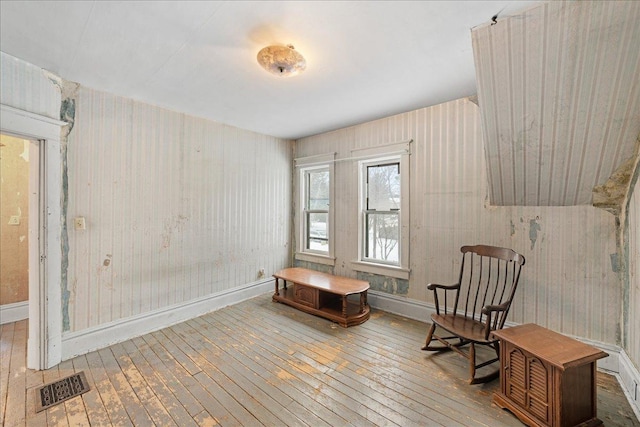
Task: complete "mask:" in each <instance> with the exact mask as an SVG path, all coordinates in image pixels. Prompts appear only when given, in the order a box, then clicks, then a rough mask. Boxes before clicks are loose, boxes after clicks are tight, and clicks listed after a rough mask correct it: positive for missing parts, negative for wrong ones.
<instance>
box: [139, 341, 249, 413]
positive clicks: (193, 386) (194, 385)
mask: <svg viewBox="0 0 640 427" xmlns="http://www.w3.org/2000/svg"><path fill="white" fill-rule="evenodd" d="M144 339H145V340H146V341H147V342H148V343H149V344H150V345H151V348H152V349H154V351H155V353H156V354H157V355H158V357H160V358H161V359H162V360H163V362H164V363H165V366H167V367H170V369H172V370H173V372H174V374H175V375H176V376H178V377H179V378H180V380H181V381H182V382H183V383H184V384H185V386H187V387H188V389H189V391H190V393H192V394H193V396H194V397H195V398H196V399H197V401H198V403H199V404H200V405H201V407H202V408H203V409H204V410H207V411H208V412H209V413H210V414H212V415H213V416H214V417H215V418H216V419H217V420H218V421H220V423H221V424H229V425H238V424H237V423H238V420H237V419H236V416H242V407H241V406H238V408H237V410H238V413H237V414H236V413H235V412H234V411H231V410H227V409H228V408H230V407H231V406H232V404H233V402H235V401H234V400H233V397H232V396H230V395H229V393H227V391H226V390H225V389H224V388H220V387H218V385H217V384H216V383H215V382H212V381H211V379H210V378H209V376H208V375H207V374H206V373H204V372H199V373H198V374H196V375H194V376H190V375H189V374H188V372H187V371H186V370H185V369H184V368H183V367H182V365H181V364H180V363H178V362H177V360H176V359H175V358H174V357H173V355H172V354H171V353H170V352H169V351H168V349H167V348H165V347H164V346H163V345H161V344H160V343H159V342H158V341H157V340H156V339H155V338H154V337H153V336H150V335H145V336H144ZM170 348H171V347H170ZM228 399H231V403H226V402H228ZM225 403H226V404H225ZM200 412H201V411H198V413H200ZM231 412H234V415H232V414H231ZM247 415H248V416H249V417H251V418H253V416H252V415H251V414H249V413H247Z"/></svg>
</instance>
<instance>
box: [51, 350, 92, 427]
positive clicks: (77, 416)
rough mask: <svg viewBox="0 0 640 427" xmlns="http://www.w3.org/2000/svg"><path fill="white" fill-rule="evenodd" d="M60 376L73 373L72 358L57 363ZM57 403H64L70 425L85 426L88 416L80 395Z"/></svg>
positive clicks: (87, 422)
mask: <svg viewBox="0 0 640 427" xmlns="http://www.w3.org/2000/svg"><path fill="white" fill-rule="evenodd" d="M59 368H60V372H59V374H60V378H64V377H66V376H68V375H72V374H75V373H76V372H77V371H76V370H75V367H74V365H73V360H65V361H63V362H62V363H60V365H59ZM58 405H64V408H65V412H66V414H67V422H68V423H69V425H70V426H87V425H89V418H88V417H87V409H86V407H85V405H84V400H83V399H82V397H81V396H75V397H73V398H71V399H69V400H67V401H66V402H63V403H60V404H58Z"/></svg>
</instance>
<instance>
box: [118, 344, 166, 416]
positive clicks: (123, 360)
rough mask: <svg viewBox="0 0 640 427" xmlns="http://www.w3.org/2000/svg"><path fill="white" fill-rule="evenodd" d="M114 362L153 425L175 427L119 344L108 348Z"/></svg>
mask: <svg viewBox="0 0 640 427" xmlns="http://www.w3.org/2000/svg"><path fill="white" fill-rule="evenodd" d="M110 349H111V352H112V353H113V356H114V358H115V359H116V362H117V363H118V365H119V366H120V370H121V371H122V374H123V375H124V376H125V378H126V380H127V382H128V383H129V385H130V386H131V389H132V390H133V392H134V393H135V395H136V397H137V398H138V399H139V400H140V404H141V406H144V408H145V409H146V412H147V413H148V414H149V416H150V417H151V419H152V420H153V422H154V424H156V425H164V426H177V424H176V423H175V421H174V420H173V418H172V417H171V415H169V412H168V411H167V410H166V409H165V407H164V406H163V405H162V403H161V402H160V400H159V399H158V397H157V396H156V394H155V393H154V392H153V389H152V388H151V387H149V385H148V384H147V382H146V380H145V379H144V377H143V376H142V375H141V373H140V372H139V371H138V369H137V367H136V366H135V365H134V364H133V362H132V361H131V358H130V357H129V355H128V354H127V353H126V352H125V351H124V349H123V347H122V345H121V344H116V345H113V346H111V347H110Z"/></svg>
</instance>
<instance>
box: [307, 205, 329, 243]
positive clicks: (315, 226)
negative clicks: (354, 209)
mask: <svg viewBox="0 0 640 427" xmlns="http://www.w3.org/2000/svg"><path fill="white" fill-rule="evenodd" d="M307 218H308V221H307V224H308V229H307V249H311V250H314V251H323V252H328V251H329V239H328V238H327V225H328V220H329V214H328V213H326V212H322V213H317V212H314V213H308V214H307Z"/></svg>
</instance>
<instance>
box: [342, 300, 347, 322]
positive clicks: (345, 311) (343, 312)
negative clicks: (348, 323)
mask: <svg viewBox="0 0 640 427" xmlns="http://www.w3.org/2000/svg"><path fill="white" fill-rule="evenodd" d="M342 317H344V318H345V319H346V318H347V296H346V295H343V296H342Z"/></svg>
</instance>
